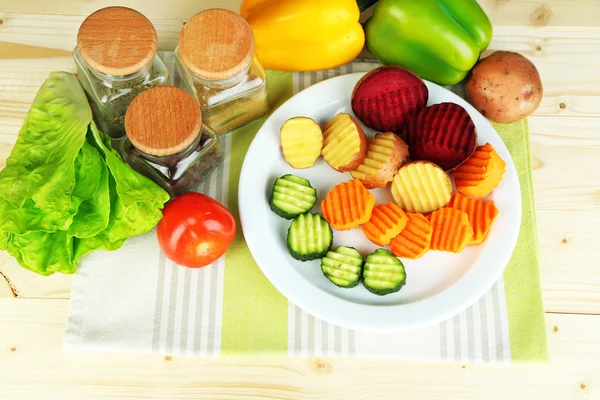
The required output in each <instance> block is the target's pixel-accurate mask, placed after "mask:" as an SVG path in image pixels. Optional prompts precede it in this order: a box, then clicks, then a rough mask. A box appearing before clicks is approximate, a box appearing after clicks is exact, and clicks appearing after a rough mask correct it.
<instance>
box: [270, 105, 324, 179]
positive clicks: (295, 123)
mask: <svg viewBox="0 0 600 400" xmlns="http://www.w3.org/2000/svg"><path fill="white" fill-rule="evenodd" d="M279 140H280V142H281V151H282V152H283V158H285V161H287V163H288V164H290V166H291V167H292V168H308V167H312V166H313V165H315V163H316V162H317V159H318V158H319V156H320V155H321V149H322V148H323V133H322V132H321V127H320V126H319V124H317V123H316V122H315V121H313V120H312V119H310V118H307V117H295V118H290V119H288V120H287V121H285V123H284V124H283V126H282V127H281V131H280V133H279Z"/></svg>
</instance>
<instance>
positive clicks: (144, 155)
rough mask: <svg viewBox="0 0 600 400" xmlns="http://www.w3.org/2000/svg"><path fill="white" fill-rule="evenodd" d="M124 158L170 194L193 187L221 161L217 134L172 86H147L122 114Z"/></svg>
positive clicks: (189, 100)
mask: <svg viewBox="0 0 600 400" xmlns="http://www.w3.org/2000/svg"><path fill="white" fill-rule="evenodd" d="M125 130H126V132H127V137H126V139H125V140H123V141H122V143H121V148H120V151H121V155H122V157H123V159H124V160H125V161H126V162H127V163H128V164H129V165H130V166H131V167H132V168H133V169H135V170H136V171H138V172H139V173H141V174H142V175H145V176H146V177H148V178H150V179H152V180H153V181H154V182H156V183H157V184H158V185H160V186H161V187H162V188H164V189H165V190H166V191H167V192H168V193H169V194H170V195H171V197H176V196H178V195H181V194H183V193H186V192H192V191H195V190H196V189H198V188H199V187H200V185H201V184H202V183H203V182H204V181H205V179H206V178H207V177H208V176H209V175H210V173H211V172H212V171H213V170H214V169H215V168H216V167H217V166H219V165H220V164H221V163H222V161H223V155H222V152H221V146H220V141H219V137H218V135H217V134H216V133H215V132H214V131H213V130H212V129H210V128H209V127H207V126H206V125H205V124H203V121H202V113H201V111H200V108H199V107H198V102H197V101H196V99H194V98H193V97H192V96H191V95H190V94H189V93H188V92H186V91H185V90H183V89H180V88H176V87H173V86H160V87H156V88H152V89H148V90H146V91H145V92H143V93H141V94H140V95H139V96H137V97H136V98H135V99H134V100H133V102H132V103H131V105H130V106H129V108H128V110H127V113H126V116H125Z"/></svg>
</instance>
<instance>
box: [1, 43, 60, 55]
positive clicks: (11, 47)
mask: <svg viewBox="0 0 600 400" xmlns="http://www.w3.org/2000/svg"><path fill="white" fill-rule="evenodd" d="M70 55H71V52H70V51H64V50H58V49H50V48H48V47H39V46H29V45H25V44H18V43H8V42H0V59H2V58H48V57H68V56H70Z"/></svg>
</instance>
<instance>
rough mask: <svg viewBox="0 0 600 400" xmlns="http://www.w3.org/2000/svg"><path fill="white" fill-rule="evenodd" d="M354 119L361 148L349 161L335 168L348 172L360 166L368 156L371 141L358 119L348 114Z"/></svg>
mask: <svg viewBox="0 0 600 400" xmlns="http://www.w3.org/2000/svg"><path fill="white" fill-rule="evenodd" d="M348 116H349V117H350V119H351V120H352V123H353V124H354V126H356V130H357V131H358V139H359V140H360V148H359V150H358V152H357V153H355V154H354V156H353V157H352V158H351V159H350V161H348V163H347V164H346V165H340V166H339V167H338V168H335V169H336V170H337V171H338V172H348V171H352V170H353V169H356V168H358V166H359V165H360V164H362V162H363V160H364V159H365V157H366V156H367V148H368V144H369V142H368V141H367V135H365V131H364V130H363V128H362V127H361V126H360V124H359V123H358V121H356V120H355V119H354V118H353V117H352V116H351V115H348Z"/></svg>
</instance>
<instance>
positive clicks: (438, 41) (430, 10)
mask: <svg viewBox="0 0 600 400" xmlns="http://www.w3.org/2000/svg"><path fill="white" fill-rule="evenodd" d="M365 33H366V38H367V48H368V49H369V51H370V52H371V54H372V55H373V56H374V57H376V58H377V59H378V60H379V61H380V62H381V63H382V64H386V65H399V66H402V67H405V68H407V69H410V70H412V71H413V72H414V73H416V74H418V75H419V76H420V77H421V78H423V79H427V80H430V81H432V82H435V83H438V84H440V85H444V86H447V85H455V84H457V83H459V82H460V81H462V80H463V79H464V78H465V77H466V76H467V74H468V72H469V70H470V69H471V68H473V66H474V65H475V63H476V62H477V61H478V59H479V56H480V54H481V52H482V51H483V50H485V49H486V48H487V47H488V46H489V44H490V41H491V40H492V24H491V23H490V20H489V18H488V17H487V15H486V14H485V12H484V11H483V10H482V9H481V7H480V6H479V4H478V3H477V1H476V0H418V1H415V0H380V1H379V3H377V5H376V6H375V8H374V10H373V15H372V16H371V18H369V20H368V21H367V22H366V26H365Z"/></svg>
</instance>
